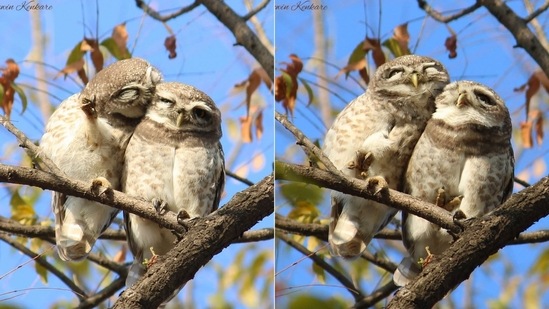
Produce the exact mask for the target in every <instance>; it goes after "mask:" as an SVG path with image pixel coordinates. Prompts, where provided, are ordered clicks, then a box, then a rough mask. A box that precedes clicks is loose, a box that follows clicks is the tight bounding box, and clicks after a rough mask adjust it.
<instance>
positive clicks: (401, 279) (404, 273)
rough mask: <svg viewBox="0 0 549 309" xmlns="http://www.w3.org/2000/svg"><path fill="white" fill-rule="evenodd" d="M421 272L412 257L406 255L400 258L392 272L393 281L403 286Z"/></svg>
mask: <svg viewBox="0 0 549 309" xmlns="http://www.w3.org/2000/svg"><path fill="white" fill-rule="evenodd" d="M420 272H421V267H420V266H419V265H418V263H417V262H416V261H414V260H413V258H412V257H410V256H407V257H405V258H403V259H402V261H401V262H400V264H399V265H398V267H397V269H396V270H395V273H394V274H393V281H394V282H395V284H396V285H397V286H405V285H406V284H408V283H409V282H410V281H412V280H413V279H414V278H415V277H417V275H419V273H420Z"/></svg>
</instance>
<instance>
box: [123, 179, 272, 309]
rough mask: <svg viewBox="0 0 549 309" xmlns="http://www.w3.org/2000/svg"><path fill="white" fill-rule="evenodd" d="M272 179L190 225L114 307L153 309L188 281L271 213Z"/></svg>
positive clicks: (263, 181)
mask: <svg viewBox="0 0 549 309" xmlns="http://www.w3.org/2000/svg"><path fill="white" fill-rule="evenodd" d="M273 202H274V180H273V176H272V175H271V176H268V177H265V178H264V179H263V180H261V181H260V182H259V183H257V184H256V185H254V186H252V187H250V188H248V189H246V190H244V191H242V192H240V193H237V194H236V195H235V196H234V197H233V198H232V199H231V201H230V202H229V203H227V204H226V205H225V206H224V207H222V208H220V209H219V210H217V211H216V212H215V213H214V214H215V215H210V216H207V217H203V218H196V219H193V220H191V221H190V222H189V224H188V230H187V231H186V232H185V233H184V235H183V238H182V239H181V240H180V241H179V242H178V244H177V245H176V246H175V247H174V248H173V249H172V250H170V251H169V252H168V253H167V254H166V255H164V256H162V257H161V258H160V259H161V262H157V263H154V264H153V265H152V266H151V268H150V269H149V270H148V271H147V273H146V274H145V276H144V277H143V278H142V280H140V281H139V282H137V283H136V284H135V285H134V286H132V287H131V288H129V289H128V290H126V291H125V292H124V293H122V295H121V296H120V298H119V299H118V301H117V302H116V303H115V304H114V307H113V308H156V307H158V305H160V303H162V301H164V300H165V299H167V298H168V297H169V296H171V295H172V293H173V291H175V290H176V289H178V288H179V287H181V286H183V285H184V284H185V283H186V282H188V281H189V280H191V279H192V278H193V277H194V276H195V274H196V272H197V271H198V270H199V269H200V268H201V267H202V266H204V265H205V264H206V263H207V262H208V261H209V260H210V259H211V258H212V257H213V256H214V255H216V254H217V253H219V252H221V251H222V250H223V249H224V248H225V247H227V246H228V245H230V244H231V243H232V242H233V241H234V240H235V239H237V238H238V237H239V236H240V235H242V233H243V232H244V231H246V230H248V229H250V228H251V227H252V226H254V225H255V224H256V223H257V222H258V221H259V220H261V219H262V218H264V217H266V216H268V215H269V214H271V213H272V212H273Z"/></svg>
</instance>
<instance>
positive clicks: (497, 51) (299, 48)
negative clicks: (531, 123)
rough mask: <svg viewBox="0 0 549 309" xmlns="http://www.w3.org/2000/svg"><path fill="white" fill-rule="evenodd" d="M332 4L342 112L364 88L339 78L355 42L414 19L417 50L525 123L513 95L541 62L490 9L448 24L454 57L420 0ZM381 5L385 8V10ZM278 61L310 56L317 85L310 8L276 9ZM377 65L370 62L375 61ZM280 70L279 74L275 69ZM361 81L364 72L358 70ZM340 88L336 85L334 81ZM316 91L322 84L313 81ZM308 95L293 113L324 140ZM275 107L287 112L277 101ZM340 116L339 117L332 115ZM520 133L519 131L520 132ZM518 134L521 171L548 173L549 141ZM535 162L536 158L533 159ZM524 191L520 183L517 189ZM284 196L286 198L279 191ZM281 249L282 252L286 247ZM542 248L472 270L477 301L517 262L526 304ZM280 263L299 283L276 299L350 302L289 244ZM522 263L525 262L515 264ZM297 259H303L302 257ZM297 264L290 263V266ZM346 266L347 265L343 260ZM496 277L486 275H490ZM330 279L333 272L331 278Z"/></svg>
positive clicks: (439, 4)
mask: <svg viewBox="0 0 549 309" xmlns="http://www.w3.org/2000/svg"><path fill="white" fill-rule="evenodd" d="M298 2H299V1H292V0H286V1H277V5H282V4H290V5H293V4H297V3H298ZM320 3H322V4H323V5H325V6H326V8H325V9H324V10H322V14H323V18H324V31H325V33H326V38H327V42H328V49H327V56H326V59H325V60H326V61H327V62H329V63H330V64H334V65H336V66H337V67H338V68H332V67H330V66H329V67H328V70H327V72H328V73H327V78H328V79H329V80H330V82H334V83H336V84H338V85H339V86H342V87H336V86H334V87H331V90H332V91H333V92H334V94H332V95H331V96H330V104H331V106H332V107H333V108H334V109H336V110H341V109H342V108H343V107H344V106H345V105H346V104H347V102H349V101H351V100H352V99H354V98H355V97H356V96H357V95H359V94H361V93H362V92H363V91H364V89H363V87H364V85H363V84H360V85H358V84H357V83H356V82H354V81H352V80H351V79H347V80H345V78H344V76H339V77H337V78H336V76H337V73H338V69H339V68H342V67H344V66H345V65H346V64H347V60H348V58H349V56H350V54H351V52H352V50H353V49H354V48H355V47H356V45H357V44H358V43H359V42H360V41H361V40H363V39H364V38H365V36H368V37H377V36H380V37H381V39H382V41H383V40H385V39H387V38H390V37H391V36H392V32H393V29H394V28H395V27H396V26H398V25H399V24H402V23H404V22H408V31H409V33H410V48H411V49H412V50H413V51H415V53H417V54H421V55H426V56H430V57H433V58H436V59H438V60H439V61H441V62H442V63H443V64H444V65H445V66H446V68H447V69H448V71H449V73H450V77H451V80H452V81H454V80H462V79H468V80H474V81H477V82H481V83H484V84H486V85H488V86H490V87H492V88H493V89H495V90H496V92H498V93H499V94H500V96H501V97H502V98H503V99H504V100H505V102H506V105H507V106H508V108H509V110H510V112H511V117H512V119H513V126H514V128H515V129H516V128H518V126H519V122H520V121H523V120H524V109H523V105H524V102H525V99H524V93H522V92H520V93H519V92H515V91H514V90H513V89H514V88H517V87H519V86H521V85H522V84H524V83H525V82H526V81H527V80H528V78H529V77H530V75H531V73H532V72H533V70H535V69H536V68H537V66H536V64H535V63H534V62H533V60H532V59H530V57H529V56H528V55H527V54H526V53H525V52H523V51H522V50H521V49H520V48H511V46H514V45H515V40H514V39H513V37H512V36H511V34H510V33H509V32H508V31H507V30H506V29H504V28H503V27H502V26H501V25H499V24H498V23H497V21H496V20H495V19H494V18H493V17H492V16H491V15H490V14H489V13H488V12H487V11H486V10H484V9H480V10H478V11H477V12H475V13H474V14H473V15H471V16H470V17H466V18H463V19H460V20H457V21H455V22H452V23H451V24H450V25H449V26H450V27H451V29H452V30H453V31H455V33H457V36H458V50H457V52H458V57H457V58H455V59H449V58H448V54H447V52H446V50H445V47H444V42H445V39H446V38H447V37H448V36H449V35H450V32H449V30H448V28H447V27H446V26H445V25H443V24H440V23H438V22H435V21H434V20H433V19H425V18H424V16H425V13H424V12H423V11H421V10H420V9H419V7H418V5H417V2H416V1H404V0H393V1H370V0H366V1H345V2H343V1H341V2H336V1H320ZM379 3H382V7H381V8H380V7H379ZM429 3H430V4H431V5H432V6H433V7H435V8H442V9H443V10H444V12H446V13H454V12H456V9H460V8H464V7H467V6H469V5H471V4H473V3H474V1H452V2H448V1H429ZM508 4H509V5H510V6H511V7H512V8H513V9H515V10H516V11H517V12H518V14H520V15H521V16H525V15H526V14H525V12H524V8H523V4H522V1H509V2H508ZM548 20H549V14H548V13H547V12H546V13H544V14H542V15H541V16H540V18H539V21H540V23H541V24H542V25H543V26H544V29H548V27H547V23H548ZM275 23H276V47H277V48H276V54H275V58H276V63H277V70H279V69H280V68H283V66H282V65H281V62H283V61H289V57H288V56H289V55H290V54H292V53H294V54H297V55H298V56H299V57H301V59H304V72H302V73H301V75H300V77H302V78H305V79H307V80H309V81H315V82H316V75H315V72H316V69H317V67H316V66H315V64H314V63H313V62H312V61H310V57H312V56H313V55H314V54H315V51H316V47H315V43H314V35H313V34H314V27H313V12H312V11H311V10H303V11H301V10H299V9H297V10H292V9H291V7H290V9H278V10H276V18H275ZM370 63H371V59H370ZM277 73H278V74H279V71H277ZM351 75H352V76H354V77H356V78H358V74H356V72H355V73H352V74H351ZM331 85H334V84H331ZM311 86H312V87H313V89H314V90H315V94H317V92H316V90H317V88H316V87H314V86H313V85H311ZM540 100H541V101H539V102H543V100H545V102H547V96H542V97H541V98H540ZM306 104H307V94H306V92H305V91H304V89H303V88H301V89H300V92H299V93H298V103H297V108H296V112H295V116H294V118H293V120H294V123H295V124H296V125H297V126H298V127H299V128H300V129H301V130H302V131H303V132H304V133H305V134H306V135H307V136H309V137H310V138H311V139H312V140H313V141H314V140H319V141H320V143H321V144H322V139H323V137H324V134H325V133H326V130H327V129H326V127H325V126H324V124H323V123H322V121H321V120H320V118H319V116H318V111H317V108H316V106H315V102H313V105H312V106H311V107H306ZM540 106H541V108H542V110H543V111H544V112H547V105H546V104H543V103H541V105H540ZM276 109H277V110H279V111H281V112H283V111H284V110H283V108H282V107H281V106H280V104H278V105H277V106H276ZM334 117H335V115H334ZM275 127H276V133H275V134H276V150H275V153H276V156H277V158H279V159H283V160H287V161H292V162H296V163H302V162H303V160H304V158H305V157H304V156H303V153H302V151H301V150H300V149H299V147H298V146H295V140H294V139H293V136H291V134H289V133H288V132H286V131H285V129H284V128H283V127H282V126H281V125H278V124H277V125H275ZM515 134H516V132H515ZM517 141H518V139H514V141H513V142H514V149H515V156H516V174H517V175H519V176H520V177H521V178H523V179H525V180H527V181H530V182H532V183H534V182H536V181H537V180H539V179H540V178H541V177H543V176H545V175H546V174H547V169H546V165H547V159H548V158H547V152H548V146H547V143H544V144H543V145H541V146H535V147H534V148H532V149H526V150H524V149H522V147H521V146H520V144H517ZM532 162H535V163H532ZM517 188H520V187H518V186H517V187H516V189H517ZM278 196H280V195H278ZM276 204H277V205H276V207H277V208H276V211H277V212H279V213H282V214H287V213H288V212H289V211H290V210H291V208H290V207H289V206H286V205H284V204H283V202H282V201H280V200H279V199H277V203H276ZM319 208H320V210H321V212H322V215H323V217H324V218H326V217H328V216H329V213H330V211H329V204H328V203H326V201H324V202H323V203H322V204H321V205H320V206H319ZM548 227H549V219H547V218H544V219H542V220H540V221H539V222H537V223H536V224H535V225H534V226H533V227H532V228H531V229H530V230H539V229H547V228H548ZM382 246H383V243H381V242H377V241H374V242H373V243H372V245H370V247H369V248H370V250H372V249H375V250H380V249H383V248H382ZM281 247H282V248H283V250H279V249H280V248H281ZM545 247H546V246H545V245H544V244H541V245H522V246H510V247H507V248H505V249H503V250H502V251H500V253H499V257H500V258H499V259H498V260H497V261H496V262H494V263H491V264H490V265H489V266H486V267H482V268H481V271H476V272H475V273H474V275H473V277H474V281H473V288H474V289H475V291H477V292H478V293H477V294H476V296H475V299H474V304H476V306H477V307H484V306H486V300H487V299H497V298H498V297H500V293H502V291H500V290H499V287H500V284H501V282H502V281H503V280H506V279H505V278H506V277H504V276H503V271H504V269H505V265H507V264H512V265H513V266H514V267H515V268H516V272H517V276H519V277H518V278H519V282H520V283H519V290H518V291H519V293H517V295H515V297H514V298H513V302H512V304H514V305H515V306H519V307H520V305H521V304H522V299H521V298H520V297H522V295H523V294H522V293H523V292H524V290H525V288H526V287H527V286H528V284H530V283H531V281H527V280H526V279H525V278H523V277H521V276H525V275H526V272H527V270H528V269H529V267H530V266H531V265H532V263H533V262H534V261H535V258H536V256H537V255H538V254H539V253H540V252H541V251H542V250H543V249H544V248H545ZM276 249H277V259H276V263H277V264H276V268H277V270H278V269H285V268H286V267H288V269H287V270H286V271H284V272H283V273H281V274H280V275H278V277H277V280H280V281H281V282H284V284H285V285H286V286H290V287H295V288H294V289H292V290H288V291H287V293H288V296H282V297H277V299H276V301H277V304H286V303H287V301H288V300H289V299H290V298H291V296H293V295H297V294H299V293H300V292H302V293H313V294H315V295H317V296H319V297H323V298H328V297H330V296H333V295H342V296H343V297H344V298H345V299H347V300H349V302H350V301H351V300H352V298H351V297H350V295H349V294H348V293H347V292H346V291H345V290H344V289H343V288H334V287H333V286H330V285H335V286H340V284H339V283H338V282H337V281H335V280H330V279H329V280H328V281H327V283H326V285H327V286H324V285H323V284H319V282H318V280H317V279H316V278H315V276H313V275H312V274H311V271H310V268H311V262H310V261H309V260H308V259H304V260H301V259H302V257H303V256H302V255H301V254H299V253H296V252H295V250H287V248H284V246H277V248H276ZM387 252H388V253H389V254H390V257H391V258H392V259H393V260H394V261H395V262H399V261H400V258H401V257H400V256H399V255H394V254H393V253H392V251H391V250H389V249H387ZM517 260H520V263H517ZM297 261H299V262H297ZM295 262H297V263H296V265H292V263H295ZM343 263H345V262H343ZM488 273H490V274H491V275H490V276H488V275H487V274H488ZM328 277H329V275H328ZM378 283H379V282H378V281H375V280H374V282H371V283H369V284H368V286H366V287H365V291H371V290H372V289H374V288H375V287H376V285H377V284H378ZM455 295H456V296H455V297H454V298H455V299H454V300H455V301H457V304H458V308H459V307H461V306H459V304H460V302H461V301H462V299H463V295H464V294H463V285H462V286H461V287H460V288H458V290H457V291H456V292H455ZM542 300H543V302H544V303H545V304H548V303H549V295H547V293H545V294H544V295H543V299H542Z"/></svg>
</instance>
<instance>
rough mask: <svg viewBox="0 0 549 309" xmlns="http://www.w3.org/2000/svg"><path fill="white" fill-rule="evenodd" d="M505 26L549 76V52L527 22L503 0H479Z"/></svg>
mask: <svg viewBox="0 0 549 309" xmlns="http://www.w3.org/2000/svg"><path fill="white" fill-rule="evenodd" d="M478 3H480V4H482V5H483V6H484V7H486V9H488V11H489V12H490V13H491V14H492V15H493V16H494V17H495V18H496V19H497V20H498V21H499V22H500V23H501V24H502V25H503V26H505V28H507V30H509V32H511V34H513V36H514V37H515V40H516V41H517V45H518V46H520V47H522V48H523V49H524V50H525V51H526V52H527V53H528V54H529V55H530V56H531V57H532V58H533V59H534V60H535V61H536V62H537V63H538V65H539V66H540V67H541V69H542V70H543V72H544V73H545V74H546V75H547V76H549V52H548V51H547V50H546V49H545V48H544V47H543V45H542V44H541V42H540V41H539V40H538V38H537V37H536V35H535V34H534V33H533V32H532V30H530V28H528V25H527V21H526V20H525V19H522V18H520V17H519V16H518V15H517V14H516V13H515V12H514V11H513V10H512V9H511V8H510V7H509V6H508V5H507V4H506V3H505V2H504V1H502V0H478Z"/></svg>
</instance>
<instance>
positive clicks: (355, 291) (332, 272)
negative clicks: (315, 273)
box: [276, 232, 364, 301]
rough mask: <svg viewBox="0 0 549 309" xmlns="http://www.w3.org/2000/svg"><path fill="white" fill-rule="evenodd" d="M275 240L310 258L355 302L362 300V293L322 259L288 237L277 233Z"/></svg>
mask: <svg viewBox="0 0 549 309" xmlns="http://www.w3.org/2000/svg"><path fill="white" fill-rule="evenodd" d="M276 238H277V239H280V240H282V241H284V242H285V243H287V244H288V245H290V246H291V247H293V248H294V249H296V250H297V251H299V252H301V253H303V254H304V255H305V256H307V257H308V258H310V259H311V260H312V261H313V262H314V263H315V264H317V265H318V266H319V267H321V268H322V269H324V270H325V271H327V272H328V273H329V274H330V275H332V276H333V277H334V278H335V279H336V280H337V281H339V282H340V283H341V284H342V285H343V286H344V287H345V288H346V289H347V291H349V293H351V295H353V297H354V298H355V300H356V301H359V300H360V299H362V298H364V295H362V293H361V292H360V291H359V290H358V289H357V288H356V287H355V285H354V284H353V282H351V280H349V279H347V277H345V275H343V274H342V273H341V272H339V271H338V270H337V269H335V268H334V267H332V265H330V264H328V263H327V262H326V261H324V259H322V258H321V257H319V256H318V255H317V254H316V253H314V252H311V251H309V250H308V249H307V248H305V247H303V246H302V245H301V244H299V243H297V242H296V241H294V240H292V239H291V238H290V237H288V236H286V235H285V234H284V233H280V232H277V233H276Z"/></svg>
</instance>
